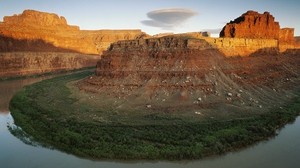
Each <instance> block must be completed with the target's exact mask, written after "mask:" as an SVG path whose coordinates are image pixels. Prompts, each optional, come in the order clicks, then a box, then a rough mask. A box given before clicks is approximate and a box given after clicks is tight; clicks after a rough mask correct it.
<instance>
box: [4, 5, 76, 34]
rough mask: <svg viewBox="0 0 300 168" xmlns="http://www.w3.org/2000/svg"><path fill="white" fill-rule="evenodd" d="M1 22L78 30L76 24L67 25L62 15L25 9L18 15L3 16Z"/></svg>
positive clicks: (15, 25)
mask: <svg viewBox="0 0 300 168" xmlns="http://www.w3.org/2000/svg"><path fill="white" fill-rule="evenodd" d="M3 22H4V24H6V25H10V26H13V27H21V26H22V27H37V28H43V29H64V30H70V31H72V30H73V31H78V30H79V27H78V26H69V25H68V24H67V20H66V19H65V18H64V17H63V16H60V17H59V16H58V15H56V14H53V13H46V12H38V11H34V10H25V11H24V12H23V13H22V14H20V15H13V16H5V17H4V18H3Z"/></svg>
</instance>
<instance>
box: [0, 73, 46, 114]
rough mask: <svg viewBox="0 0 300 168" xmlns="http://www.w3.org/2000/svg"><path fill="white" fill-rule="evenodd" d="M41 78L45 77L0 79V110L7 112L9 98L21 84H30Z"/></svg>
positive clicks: (21, 86)
mask: <svg viewBox="0 0 300 168" xmlns="http://www.w3.org/2000/svg"><path fill="white" fill-rule="evenodd" d="M48 78H49V77H48ZM43 79H46V77H40V78H26V79H20V80H11V81H0V112H2V113H8V111H9V110H8V106H9V101H10V99H11V98H12V97H13V95H14V94H15V93H16V92H17V91H19V90H20V89H21V88H23V86H25V85H29V84H32V83H34V82H37V81H41V80H43Z"/></svg>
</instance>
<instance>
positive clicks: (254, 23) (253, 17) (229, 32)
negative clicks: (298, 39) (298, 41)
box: [220, 11, 294, 43]
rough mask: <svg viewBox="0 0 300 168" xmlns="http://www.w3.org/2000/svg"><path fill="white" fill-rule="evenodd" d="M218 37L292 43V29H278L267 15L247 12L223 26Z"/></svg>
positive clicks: (276, 23) (267, 13)
mask: <svg viewBox="0 0 300 168" xmlns="http://www.w3.org/2000/svg"><path fill="white" fill-rule="evenodd" d="M220 37H232V38H251V39H261V38H262V39H276V40H279V42H285V43H293V42H294V29H292V28H284V29H280V26H279V23H278V22H276V21H275V18H274V17H273V16H272V15H271V14H270V13H269V12H264V13H263V14H260V13H258V12H255V11H248V12H246V13H244V14H243V15H242V16H240V17H238V18H236V19H235V20H234V21H231V22H229V23H227V24H226V26H224V28H223V29H222V31H221V32H220Z"/></svg>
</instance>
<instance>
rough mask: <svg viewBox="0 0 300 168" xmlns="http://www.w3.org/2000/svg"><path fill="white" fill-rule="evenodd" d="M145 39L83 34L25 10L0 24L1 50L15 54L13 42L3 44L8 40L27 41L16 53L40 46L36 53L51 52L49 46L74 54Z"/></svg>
mask: <svg viewBox="0 0 300 168" xmlns="http://www.w3.org/2000/svg"><path fill="white" fill-rule="evenodd" d="M144 36H147V35H146V34H145V33H143V32H141V30H99V31H97V30H96V31H82V30H80V29H79V27H78V26H70V25H68V24H67V21H66V19H65V18H64V17H59V16H58V15H56V14H50V13H45V12H39V11H34V10H25V11H24V12H23V13H22V14H20V15H14V16H7V17H4V19H3V23H0V40H1V44H2V45H4V46H6V47H5V48H4V49H3V47H2V49H1V50H0V51H2V52H3V51H4V52H6V51H15V48H16V46H15V45H14V41H6V39H7V38H11V39H14V40H15V41H16V40H18V41H26V40H28V41H29V42H27V45H25V46H23V47H18V51H20V50H23V51H34V50H35V49H36V48H37V47H36V45H39V48H40V49H39V50H41V51H47V52H51V49H49V48H48V46H49V45H52V46H54V47H56V48H60V49H63V50H69V51H73V52H80V53H84V54H101V53H102V52H103V51H104V50H106V49H107V47H109V45H110V43H112V42H115V41H118V40H130V39H138V38H142V37H144ZM31 43H32V44H31ZM44 44H47V45H44ZM17 45H18V44H17Z"/></svg>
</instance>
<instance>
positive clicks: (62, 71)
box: [0, 66, 95, 82]
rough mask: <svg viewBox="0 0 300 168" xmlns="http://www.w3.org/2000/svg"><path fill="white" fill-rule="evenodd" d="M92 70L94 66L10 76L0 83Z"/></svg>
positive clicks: (0, 79) (1, 78)
mask: <svg viewBox="0 0 300 168" xmlns="http://www.w3.org/2000/svg"><path fill="white" fill-rule="evenodd" d="M93 69H95V66H89V67H83V68H79V69H73V70H57V71H52V72H46V73H41V74H31V75H22V76H12V77H0V82H1V81H10V80H19V79H26V78H39V77H44V76H51V75H60V74H65V73H74V72H80V71H85V70H93Z"/></svg>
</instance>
